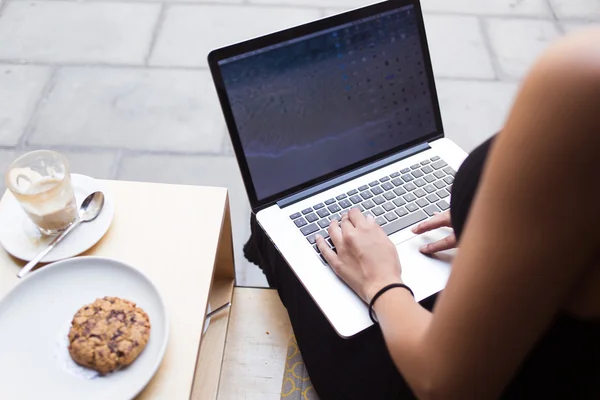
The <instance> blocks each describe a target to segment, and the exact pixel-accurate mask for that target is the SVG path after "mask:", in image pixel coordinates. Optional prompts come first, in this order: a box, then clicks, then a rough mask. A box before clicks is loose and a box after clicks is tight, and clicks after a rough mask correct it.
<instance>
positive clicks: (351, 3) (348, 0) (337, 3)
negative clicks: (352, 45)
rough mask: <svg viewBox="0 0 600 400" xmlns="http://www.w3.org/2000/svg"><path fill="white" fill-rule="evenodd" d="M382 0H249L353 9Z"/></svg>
mask: <svg viewBox="0 0 600 400" xmlns="http://www.w3.org/2000/svg"><path fill="white" fill-rule="evenodd" d="M380 1H381V0H249V2H250V3H253V4H277V5H279V4H284V5H291V6H294V5H295V6H316V7H337V8H341V9H351V8H358V7H363V6H367V5H369V4H374V3H379V2H380Z"/></svg>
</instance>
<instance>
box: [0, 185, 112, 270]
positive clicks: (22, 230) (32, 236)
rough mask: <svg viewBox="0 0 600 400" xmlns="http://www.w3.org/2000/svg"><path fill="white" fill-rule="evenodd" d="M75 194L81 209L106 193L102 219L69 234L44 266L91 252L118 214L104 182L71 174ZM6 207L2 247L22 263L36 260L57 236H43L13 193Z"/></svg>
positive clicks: (0, 228)
mask: <svg viewBox="0 0 600 400" xmlns="http://www.w3.org/2000/svg"><path fill="white" fill-rule="evenodd" d="M71 180H72V182H73V190H74V192H75V198H76V199H77V207H79V206H80V205H81V203H83V200H85V198H86V197H87V196H88V195H90V194H91V193H93V192H95V191H97V190H100V191H102V192H104V208H103V209H102V212H101V213H100V215H98V218H96V219H95V220H94V221H91V222H86V223H84V224H81V225H80V226H79V227H77V228H76V229H75V230H74V231H73V232H71V234H69V235H68V236H67V237H66V238H65V239H64V240H63V241H62V242H61V243H60V244H59V245H58V246H56V248H55V249H54V250H52V251H51V252H50V253H49V254H48V255H46V257H44V258H43V259H42V262H45V263H47V262H54V261H58V260H64V259H65V258H71V257H74V256H76V255H78V254H81V253H83V252H84V251H86V250H88V249H89V248H91V247H92V246H93V245H95V244H96V243H98V241H99V240H100V239H102V236H104V234H105V233H106V231H108V228H109V227H110V224H111V222H112V219H113V215H114V212H115V207H114V203H113V201H112V198H111V197H110V193H107V192H106V190H105V189H104V187H103V186H102V184H101V182H99V181H97V180H95V179H93V178H90V177H89V176H85V175H78V174H71ZM6 197H7V199H6V203H5V205H4V207H3V208H2V210H3V211H2V212H1V213H0V244H1V245H2V247H4V249H6V251H7V252H9V253H10V254H12V255H13V256H14V257H16V258H19V259H21V260H25V261H30V260H32V259H33V258H34V257H35V256H36V255H37V254H38V253H39V252H40V251H41V250H43V249H44V248H45V247H46V246H47V245H48V243H50V242H51V241H52V239H53V238H54V237H53V236H44V235H42V234H41V233H40V232H39V231H38V230H37V228H36V227H35V225H34V224H33V222H31V220H30V219H29V218H28V217H27V215H26V214H25V211H23V208H22V207H21V205H20V204H19V202H18V201H17V199H16V198H15V197H14V196H13V195H12V193H10V191H7V192H6Z"/></svg>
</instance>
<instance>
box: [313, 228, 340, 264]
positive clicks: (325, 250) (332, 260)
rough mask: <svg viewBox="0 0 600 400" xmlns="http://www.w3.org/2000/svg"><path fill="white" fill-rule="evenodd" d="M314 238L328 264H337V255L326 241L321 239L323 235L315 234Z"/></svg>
mask: <svg viewBox="0 0 600 400" xmlns="http://www.w3.org/2000/svg"><path fill="white" fill-rule="evenodd" d="M315 239H316V240H317V247H318V248H319V250H320V251H321V254H323V257H325V260H327V262H328V263H329V265H330V266H332V267H333V266H334V265H335V266H337V265H338V264H339V260H338V255H337V254H335V251H333V250H332V249H331V247H329V245H328V244H327V241H326V240H325V239H323V236H321V235H317V236H315Z"/></svg>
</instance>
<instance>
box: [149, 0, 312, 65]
mask: <svg viewBox="0 0 600 400" xmlns="http://www.w3.org/2000/svg"><path fill="white" fill-rule="evenodd" d="M320 17H321V14H320V12H319V10H317V9H314V10H312V9H301V8H298V9H296V8H290V7H286V8H274V7H251V6H224V5H222V6H220V5H193V6H192V5H180V6H171V7H168V10H167V12H166V17H165V21H164V24H163V27H162V30H161V33H160V35H159V37H158V40H157V42H156V45H155V47H154V51H153V53H152V56H151V58H150V64H151V65H166V66H172V65H178V66H206V65H207V61H206V57H207V56H208V53H209V52H210V51H211V50H214V49H216V48H218V47H221V46H224V45H228V44H232V43H235V42H239V41H243V40H246V39H250V38H253V37H256V36H260V35H263V34H267V33H272V32H275V31H277V30H281V29H284V28H289V27H291V26H295V25H299V24H303V23H305V22H309V21H312V20H315V19H318V18H320Z"/></svg>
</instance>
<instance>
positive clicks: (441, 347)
mask: <svg viewBox="0 0 600 400" xmlns="http://www.w3.org/2000/svg"><path fill="white" fill-rule="evenodd" d="M599 154H600V31H599V30H594V31H589V32H586V33H582V34H579V35H576V36H573V37H570V38H567V39H565V40H564V41H562V42H561V43H559V44H557V45H556V46H554V47H553V48H551V49H550V50H549V51H548V52H547V53H546V54H545V55H544V56H543V57H542V58H541V59H540V60H539V62H538V63H537V64H536V65H535V67H534V68H533V70H532V72H531V74H530V75H529V76H528V77H527V79H526V80H525V81H524V84H523V86H522V88H521V92H520V94H519V96H518V98H517V99H516V102H515V104H514V107H513V110H512V112H511V113H510V115H509V118H508V120H507V123H506V125H505V127H504V130H503V131H502V133H501V134H499V135H498V136H497V138H495V139H492V140H490V141H488V142H486V143H484V144H483V145H482V146H481V147H479V148H478V149H477V150H475V151H474V152H473V153H472V154H471V155H470V156H469V158H468V159H467V160H466V161H465V163H464V164H463V166H462V167H461V169H460V170H459V171H458V173H457V175H456V180H455V183H454V189H453V196H452V204H451V213H450V214H442V215H438V216H437V217H435V218H434V219H432V220H430V221H428V222H425V223H423V224H421V225H420V226H418V227H416V228H415V232H416V233H422V232H425V231H427V230H429V229H433V228H435V227H438V226H441V225H452V227H453V228H454V232H455V237H449V238H447V239H446V241H445V242H443V243H436V244H432V245H430V246H429V247H427V248H424V249H423V250H422V251H424V252H425V253H431V252H435V251H438V250H441V249H444V248H448V247H452V246H453V245H454V244H455V243H456V241H459V242H460V251H459V252H458V255H457V257H456V259H455V260H454V263H453V270H452V274H451V276H450V279H449V281H448V284H447V286H446V289H445V290H444V291H443V293H442V294H440V296H439V298H438V299H437V300H435V299H431V300H430V301H427V302H424V304H423V305H420V304H418V303H417V302H415V300H414V298H413V296H412V295H411V292H410V290H407V288H406V287H403V286H402V285H398V284H402V277H401V267H402V266H401V265H400V262H399V259H398V255H397V252H396V249H395V247H394V245H393V244H392V243H391V242H390V241H389V240H388V238H387V237H386V235H385V233H384V232H383V230H382V229H381V228H380V227H379V226H378V225H377V224H376V223H375V222H374V221H373V220H371V219H367V218H365V217H364V216H363V215H362V214H361V213H360V212H358V211H356V210H353V211H351V212H350V213H349V214H347V215H346V216H344V217H343V219H342V221H341V223H340V225H339V226H338V225H337V224H336V223H332V225H330V227H329V233H330V235H331V238H332V240H333V242H334V244H335V246H336V247H337V254H336V253H334V252H333V251H331V250H330V249H329V247H328V246H327V245H326V244H325V243H324V241H323V240H322V239H318V241H317V244H318V246H319V248H320V249H321V251H322V253H323V254H324V256H325V258H326V259H327V260H328V262H329V264H330V265H331V266H332V268H333V269H334V271H335V272H336V273H337V274H338V275H339V276H340V277H341V278H342V279H343V280H344V281H345V282H346V283H347V284H348V285H349V286H350V287H352V289H354V290H355V291H356V293H357V294H358V295H359V296H360V297H361V298H362V299H363V300H364V301H365V302H367V303H370V302H371V301H372V300H373V298H374V296H376V295H378V297H377V299H376V300H375V301H374V304H373V311H374V314H375V316H376V319H377V320H378V325H375V326H373V327H372V328H370V329H368V330H366V331H364V332H362V333H361V334H359V335H357V336H356V337H353V338H351V339H349V340H344V339H341V338H339V337H338V336H337V335H336V334H335V332H334V331H333V329H332V328H331V327H330V325H329V323H328V322H327V320H326V319H325V318H324V317H323V315H322V314H321V313H320V311H319V310H318V308H317V307H316V305H315V304H314V302H313V301H312V299H311V298H310V296H308V294H307V293H306V291H305V290H304V289H303V288H302V285H300V283H299V282H298V280H297V279H296V277H295V276H294V274H293V273H292V272H291V271H290V269H289V267H288V266H287V265H286V264H285V262H284V261H283V260H282V259H281V257H280V256H279V255H278V254H277V252H276V250H275V249H274V248H272V245H271V244H270V242H269V240H268V238H266V237H265V235H264V233H262V232H260V228H259V227H258V226H257V225H256V224H255V223H253V239H252V240H251V242H250V243H249V246H254V247H252V248H251V247H249V248H247V250H249V251H248V253H247V254H248V256H249V258H250V259H252V260H256V261H258V263H259V265H261V267H262V268H263V269H264V270H265V273H266V274H267V277H268V278H269V281H270V283H271V284H272V285H274V286H275V287H277V289H278V291H279V294H280V296H281V299H282V301H283V303H284V305H285V306H286V308H287V310H288V313H289V315H290V320H291V322H292V326H293V329H294V332H295V334H296V337H297V340H298V344H299V347H300V350H301V352H302V355H303V357H304V360H305V363H306V366H307V369H308V372H309V375H310V377H311V380H312V382H313V385H314V387H315V389H316V391H317V393H318V394H319V395H320V397H321V398H322V399H355V398H356V399H391V398H395V399H407V398H415V397H416V398H420V399H429V398H442V399H493V398H509V399H514V398H535V399H537V398H544V399H547V398H564V399H567V398H568V399H574V398H589V399H597V398H600V388H599V386H600V231H599V230H598V229H597V226H599V225H600V207H599V205H600V201H599V199H600V177H599V174H598V173H599V172H600V164H598V163H597V161H596V160H597V159H598V155H599ZM480 176H481V179H480ZM450 217H451V218H450ZM253 253H254V254H253ZM390 284H396V286H394V287H392V288H391V289H389V290H386V291H383V292H382V291H381V289H382V288H385V287H387V286H388V285H390ZM434 301H435V309H434V310H433V311H432V305H433V302H434Z"/></svg>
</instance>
